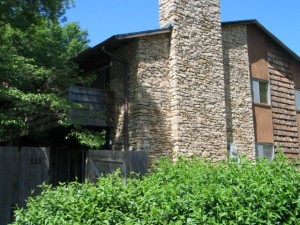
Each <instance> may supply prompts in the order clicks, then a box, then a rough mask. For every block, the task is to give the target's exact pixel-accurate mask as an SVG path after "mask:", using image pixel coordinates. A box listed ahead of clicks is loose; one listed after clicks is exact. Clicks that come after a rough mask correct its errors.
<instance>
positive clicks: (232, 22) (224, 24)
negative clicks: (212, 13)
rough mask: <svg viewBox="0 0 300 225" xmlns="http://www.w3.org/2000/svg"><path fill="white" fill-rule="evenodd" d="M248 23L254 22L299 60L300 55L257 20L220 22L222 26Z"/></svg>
mask: <svg viewBox="0 0 300 225" xmlns="http://www.w3.org/2000/svg"><path fill="white" fill-rule="evenodd" d="M235 24H237V25H238V24H240V25H248V24H254V25H256V26H258V27H259V28H260V29H261V30H262V31H263V32H264V33H266V34H267V36H268V37H270V38H271V39H272V40H273V41H275V42H276V43H277V44H278V45H280V46H281V47H282V48H283V49H284V50H286V51H287V52H288V53H289V54H290V55H292V56H293V57H294V58H296V60H298V61H299V62H300V57H299V56H298V55H297V54H296V53H295V52H293V51H292V50H291V49H290V48H289V47H287V46H286V45H285V44H284V43H283V42H282V41H280V40H279V39H278V38H277V37H276V36H275V35H274V34H272V33H271V32H270V31H268V30H267V29H266V28H265V27H264V26H263V25H262V24H261V23H259V22H258V21H257V20H238V21H229V22H222V25H223V26H227V25H235Z"/></svg>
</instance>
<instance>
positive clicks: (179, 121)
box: [159, 0, 227, 159]
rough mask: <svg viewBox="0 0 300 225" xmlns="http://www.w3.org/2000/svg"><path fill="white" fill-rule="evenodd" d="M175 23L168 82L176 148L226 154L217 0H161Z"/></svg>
mask: <svg viewBox="0 0 300 225" xmlns="http://www.w3.org/2000/svg"><path fill="white" fill-rule="evenodd" d="M159 3H160V4H159V5H160V24H161V26H164V25H166V24H169V25H170V24H172V26H173V30H172V35H171V49H170V65H169V66H170V73H171V74H170V77H171V80H170V86H171V89H170V91H171V113H172V139H173V143H174V148H173V153H174V156H175V157H176V156H177V155H181V154H184V155H186V154H188V155H191V154H193V155H200V156H203V157H208V158H212V159H223V158H225V157H226V148H227V143H226V114H225V93H224V74H223V56H222V37H221V22H220V3H219V0H160V2H159Z"/></svg>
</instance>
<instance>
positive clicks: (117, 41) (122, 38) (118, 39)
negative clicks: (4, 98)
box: [73, 20, 300, 62]
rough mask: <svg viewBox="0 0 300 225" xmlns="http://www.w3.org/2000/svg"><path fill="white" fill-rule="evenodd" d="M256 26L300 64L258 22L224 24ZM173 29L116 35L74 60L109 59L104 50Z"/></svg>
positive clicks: (80, 54)
mask: <svg viewBox="0 0 300 225" xmlns="http://www.w3.org/2000/svg"><path fill="white" fill-rule="evenodd" d="M249 24H252V25H256V26H257V27H258V28H260V29H261V30H262V31H263V32H264V33H265V34H267V35H268V36H269V37H270V38H271V39H272V40H273V41H274V42H276V43H277V44H278V45H280V46H281V47H282V48H283V49H285V51H287V52H288V53H289V54H290V55H292V56H293V57H294V58H295V59H296V60H298V61H299V62H300V57H299V56H298V55H297V54H296V53H295V52H293V51H292V50H291V49H290V48H288V47H287V46H286V45H285V44H284V43H283V42H282V41H280V40H279V39H278V38H277V37H276V36H275V35H273V34H272V33H271V32H270V31H268V30H267V29H266V28H265V27H264V26H263V25H261V24H260V23H259V22H258V21H257V20H238V21H229V22H222V26H228V25H249ZM171 31H172V28H162V29H156V30H147V31H141V32H135V33H127V34H118V35H114V36H112V37H110V38H108V39H106V40H105V41H103V42H101V43H100V44H98V45H96V46H94V47H92V48H88V49H86V50H84V51H82V52H81V53H79V54H78V55H77V56H76V57H74V58H73V60H74V61H76V62H85V61H88V58H91V57H96V58H101V57H108V56H107V55H106V54H105V53H104V52H103V51H102V49H103V48H105V49H106V50H108V51H114V50H116V49H117V48H120V47H121V46H122V45H124V44H126V43H129V42H131V41H133V40H134V39H136V38H139V37H146V36H153V35H159V34H168V33H171Z"/></svg>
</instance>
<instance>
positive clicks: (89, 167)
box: [85, 150, 149, 182]
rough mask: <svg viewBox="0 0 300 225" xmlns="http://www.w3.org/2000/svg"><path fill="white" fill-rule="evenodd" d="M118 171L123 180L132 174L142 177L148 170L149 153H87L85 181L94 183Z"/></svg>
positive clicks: (92, 151)
mask: <svg viewBox="0 0 300 225" xmlns="http://www.w3.org/2000/svg"><path fill="white" fill-rule="evenodd" d="M118 169H119V170H120V172H121V175H122V176H123V177H124V178H125V177H126V176H129V175H130V174H131V173H132V172H134V173H136V174H139V175H144V174H145V173H146V172H147V171H148V169H149V152H148V151H128V152H125V151H102V150H101V151H97V150H89V151H88V154H87V160H86V170H85V171H86V175H85V178H86V179H89V180H90V181H93V182H94V181H96V179H97V178H99V177H101V176H103V175H107V174H109V173H113V172H115V171H116V170H118Z"/></svg>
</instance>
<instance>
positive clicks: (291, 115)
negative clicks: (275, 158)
mask: <svg viewBox="0 0 300 225" xmlns="http://www.w3.org/2000/svg"><path fill="white" fill-rule="evenodd" d="M268 62H269V74H270V87H271V102H272V108H273V110H272V111H273V128H274V144H275V145H276V146H280V147H282V149H283V150H284V152H287V153H296V154H298V151H299V150H298V149H299V147H298V129H297V118H296V107H295V105H296V103H295V87H294V80H293V74H292V73H293V71H292V65H291V59H290V57H289V56H288V55H286V54H285V53H284V52H283V51H282V50H281V49H280V48H278V47H276V46H275V45H273V44H271V43H269V44H268Z"/></svg>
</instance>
